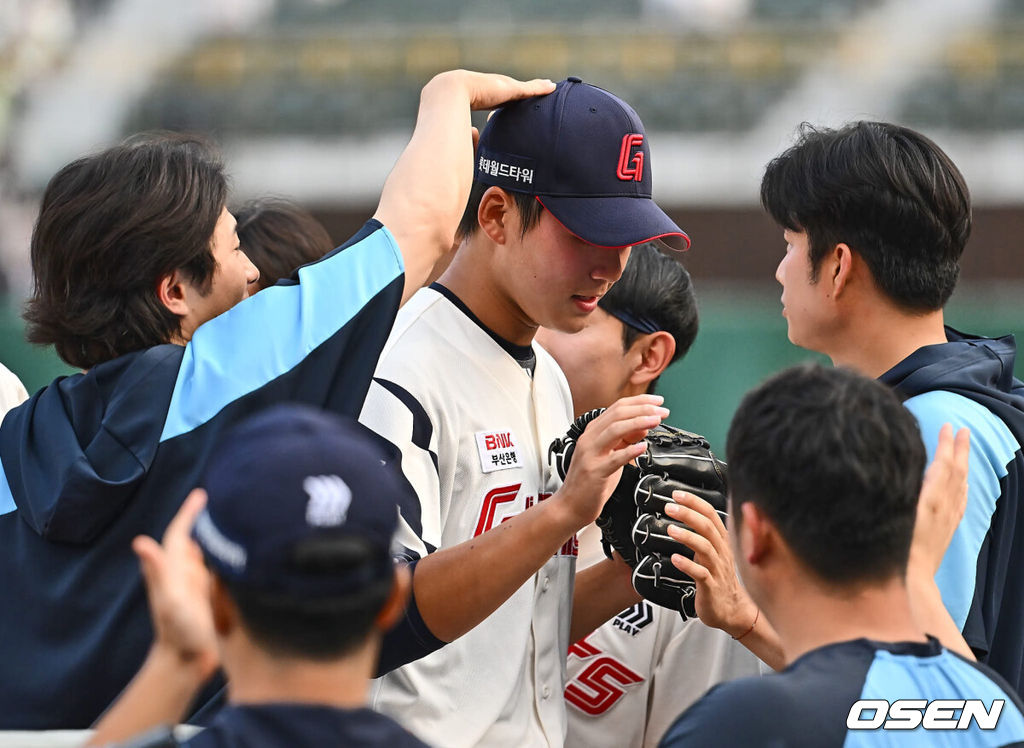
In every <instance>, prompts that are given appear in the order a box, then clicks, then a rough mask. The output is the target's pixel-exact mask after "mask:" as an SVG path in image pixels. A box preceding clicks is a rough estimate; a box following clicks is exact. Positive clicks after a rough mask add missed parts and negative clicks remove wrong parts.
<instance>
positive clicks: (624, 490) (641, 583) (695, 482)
mask: <svg viewBox="0 0 1024 748" xmlns="http://www.w3.org/2000/svg"><path fill="white" fill-rule="evenodd" d="M601 412H602V411H601V410H592V411H590V412H589V413H585V414H583V415H582V416H580V417H579V418H577V419H576V420H575V421H573V423H572V425H571V426H570V427H569V430H568V433H567V434H566V436H565V437H563V438H561V439H556V440H555V441H554V442H553V443H552V444H551V446H550V448H549V449H548V457H549V460H550V461H551V462H552V464H553V466H554V468H555V470H556V471H557V472H558V474H559V475H560V476H561V477H562V478H563V479H564V478H565V476H566V474H567V473H568V471H569V464H570V462H571V461H572V454H573V451H574V449H575V447H576V441H577V440H578V439H579V437H580V436H581V435H582V434H583V431H584V430H585V429H586V427H587V424H588V423H590V422H591V421H592V420H594V419H595V418H596V417H597V416H598V415H600V414H601ZM645 441H646V442H647V450H646V451H645V452H644V453H643V454H641V455H640V456H639V457H638V458H637V459H636V465H626V466H625V467H624V468H623V470H622V478H621V479H620V480H619V483H618V485H617V486H616V487H615V490H614V491H612V495H611V497H610V498H609V499H608V501H607V502H606V503H605V505H604V508H603V509H602V510H601V516H600V517H598V519H597V526H598V527H600V528H601V543H602V545H603V546H604V551H605V555H607V556H608V557H609V558H611V557H612V553H611V552H612V550H615V551H618V553H619V555H621V556H622V558H623V559H625V561H626V563H628V564H629V565H630V567H632V569H633V587H634V589H636V591H637V592H638V593H639V594H640V595H642V596H643V597H644V598H646V599H647V600H650V601H651V602H652V603H655V604H657V605H661V606H662V607H665V608H670V609H672V610H675V611H678V612H679V613H680V614H681V615H682V616H683V618H684V619H686V618H692V617H694V616H695V615H696V609H695V606H694V597H695V593H696V586H695V584H694V581H693V580H692V579H691V578H690V577H689V576H688V575H686V574H684V573H682V572H681V571H679V570H678V569H676V567H675V566H673V565H672V562H671V560H670V558H671V555H672V554H673V553H681V554H683V555H685V556H687V557H688V558H693V551H692V550H691V549H690V548H688V547H687V546H685V545H683V544H682V543H679V542H678V541H676V540H673V539H672V538H671V537H670V536H669V535H668V531H667V528H668V526H669V525H677V526H680V527H686V525H684V524H683V523H681V522H677V521H675V520H671V519H669V518H668V517H667V516H666V515H665V505H666V504H667V503H669V502H671V501H672V492H673V491H688V492H690V493H692V494H696V495H697V496H699V497H700V498H702V499H704V500H706V501H707V502H709V503H710V504H711V505H712V506H713V507H714V508H715V509H716V510H717V511H718V512H719V513H720V514H722V515H723V517H724V515H725V508H726V493H727V482H726V465H725V463H724V462H722V461H721V460H719V459H718V458H716V457H715V456H714V454H712V452H711V447H710V445H709V444H708V441H707V439H705V438H704V437H703V436H699V435H698V434H693V433H690V432H689V431H683V430H682V429H677V428H675V427H673V426H668V425H667V424H662V425H661V426H658V427H656V428H653V429H651V430H650V432H649V433H648V435H647V438H646V439H645Z"/></svg>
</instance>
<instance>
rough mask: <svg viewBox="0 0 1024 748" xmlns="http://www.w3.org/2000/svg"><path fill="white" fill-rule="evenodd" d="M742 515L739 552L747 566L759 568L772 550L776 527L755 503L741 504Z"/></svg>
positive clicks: (738, 541) (745, 502)
mask: <svg viewBox="0 0 1024 748" xmlns="http://www.w3.org/2000/svg"><path fill="white" fill-rule="evenodd" d="M740 514H741V516H742V520H741V521H740V523H739V537H738V538H737V544H738V545H739V549H738V550H739V552H740V553H741V554H743V558H744V559H745V560H746V562H747V564H749V565H750V566H758V565H759V564H760V563H761V562H762V561H763V560H764V558H765V556H766V554H767V553H768V552H769V551H770V549H771V546H772V539H773V533H774V527H773V526H772V524H771V521H770V520H769V519H768V517H767V516H765V514H764V512H762V511H761V509H760V508H759V507H758V506H757V504H755V503H754V502H753V501H744V502H743V503H742V504H740Z"/></svg>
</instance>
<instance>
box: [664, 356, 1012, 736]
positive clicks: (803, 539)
mask: <svg viewBox="0 0 1024 748" xmlns="http://www.w3.org/2000/svg"><path fill="white" fill-rule="evenodd" d="M966 436H967V433H966V432H963V433H961V434H958V436H957V440H956V443H955V445H954V442H953V439H952V429H951V428H950V427H949V426H948V425H947V426H945V427H944V428H943V434H942V437H941V438H940V440H939V447H938V450H937V453H936V461H935V462H934V463H933V465H932V467H931V468H929V470H928V473H927V475H926V478H925V480H924V487H923V488H922V479H921V475H922V471H923V470H924V465H925V449H924V445H923V443H922V441H921V436H920V432H919V430H918V426H917V423H916V421H915V419H914V417H913V416H912V415H911V414H910V413H909V412H908V411H907V410H906V409H904V408H903V407H902V406H901V404H900V401H899V399H898V398H897V397H896V396H895V394H894V393H893V392H892V391H891V390H889V389H888V388H886V387H884V386H882V385H881V384H880V383H878V382H875V381H872V380H871V379H868V378H866V377H863V376H861V375H859V374H857V373H855V372H853V371H850V370H848V369H842V368H839V369H826V368H823V367H820V366H812V365H804V366H800V367H794V368H793V369H789V370H787V371H785V372H783V373H781V374H779V375H777V376H775V377H773V378H771V379H770V380H768V381H767V382H765V383H764V384H762V385H761V386H760V387H758V388H756V389H755V390H753V391H752V392H750V393H749V394H748V395H747V396H746V397H745V398H744V400H743V402H742V403H741V404H740V407H739V408H738V410H737V411H736V415H735V416H734V418H733V421H732V425H731V427H730V429H729V436H728V443H727V454H728V460H729V483H730V501H729V503H730V507H729V510H730V511H729V517H730V523H729V530H728V538H727V537H726V530H725V528H724V527H722V523H721V520H720V519H719V518H718V515H717V514H716V513H715V512H714V511H713V509H711V507H710V505H708V504H706V502H700V500H698V499H697V498H696V497H694V496H688V497H687V496H682V495H680V496H681V498H682V499H683V500H684V502H685V504H686V506H685V507H679V509H680V510H681V511H679V512H676V517H677V518H678V519H681V520H683V521H684V522H686V523H687V524H688V525H690V526H691V527H693V528H694V529H695V530H696V531H697V532H696V533H693V532H687V533H673V534H675V535H676V536H677V537H679V539H682V540H684V541H686V542H688V543H690V544H692V546H693V548H694V550H695V551H696V552H697V555H696V561H697V562H698V563H699V562H703V563H704V564H705V565H706V567H705V571H701V568H699V567H698V563H687V564H680V568H681V569H684V570H687V571H688V572H692V573H693V574H694V578H695V579H697V581H698V585H699V586H698V601H697V606H698V612H700V613H701V615H702V616H703V615H704V613H705V611H706V606H709V605H712V604H714V603H715V601H714V599H713V598H714V595H712V596H710V597H706V596H705V593H706V592H707V591H708V590H707V589H702V588H701V586H700V585H702V584H703V583H704V582H705V580H706V578H707V574H708V572H707V569H714V568H715V565H714V564H713V563H711V562H710V561H709V560H708V559H710V558H712V557H714V556H717V555H719V554H721V557H722V558H726V557H731V553H729V552H728V551H727V550H726V547H728V546H730V545H731V547H732V549H733V550H734V551H735V557H736V563H737V567H738V569H739V572H740V576H741V577H742V579H743V583H744V586H745V587H746V590H747V591H748V592H749V594H750V596H751V597H752V598H753V600H754V601H755V602H756V603H757V605H758V606H760V611H761V614H762V615H763V618H764V619H765V620H764V622H763V623H762V622H759V618H757V617H755V618H754V624H753V627H757V628H761V627H762V626H764V624H765V623H770V625H771V626H772V627H774V630H775V631H777V633H778V636H779V638H780V640H781V643H782V647H783V650H784V651H785V654H786V658H787V661H788V662H789V665H788V667H787V668H786V669H785V670H784V671H782V672H781V673H779V674H777V675H768V676H765V677H762V678H752V679H750V678H747V679H741V680H738V681H732V682H730V683H725V684H722V685H720V686H716V687H715V688H714V689H712V690H711V691H710V692H709V693H708V694H707V695H706V696H705V697H704V698H703V699H701V700H700V701H699V702H697V703H696V704H695V705H694V706H692V707H691V708H690V709H689V710H687V711H686V712H685V713H684V714H683V715H682V716H681V717H680V719H679V720H678V721H677V722H676V723H675V725H673V726H672V727H671V728H670V729H669V731H668V732H667V734H666V736H665V738H664V740H663V741H662V745H664V746H667V747H671V748H675V747H676V746H723V745H728V746H734V745H735V746H748V745H751V746H754V745H773V746H775V745H799V746H808V747H817V746H821V747H822V748H826V747H832V746H835V747H836V748H839V746H851V745H865V746H867V745H906V744H915V745H950V746H952V745H962V746H997V745H998V746H1005V745H1011V744H1012V745H1020V744H1021V741H1024V715H1022V709H1024V706H1022V704H1021V702H1020V700H1019V698H1018V697H1017V695H1016V694H1015V693H1014V690H1013V689H1012V688H1011V687H1010V686H1009V685H1008V684H1007V683H1006V682H1005V681H1004V680H1003V679H1002V678H1001V677H999V676H998V675H997V674H995V673H994V672H993V671H992V670H991V669H989V668H988V667H986V666H984V665H979V664H977V663H975V662H973V661H971V660H968V659H965V658H964V657H961V656H960V655H957V654H954V653H953V652H951V651H950V650H948V649H945V648H943V647H942V646H941V645H940V644H939V641H938V640H937V639H936V638H933V637H932V636H929V635H928V634H937V635H939V638H940V639H942V640H944V641H949V642H950V643H951V644H955V645H956V646H957V647H958V648H961V649H963V650H964V651H967V652H968V654H969V650H966V646H965V644H964V642H963V640H962V639H961V638H960V637H959V634H958V633H957V631H956V628H955V625H954V624H953V621H952V619H951V618H950V617H949V614H948V613H947V612H946V611H945V610H943V609H942V604H941V599H940V598H939V595H938V590H937V588H935V585H934V582H931V580H930V577H931V576H933V575H934V571H935V568H936V567H937V566H938V563H939V560H940V559H941V557H942V552H943V550H944V549H945V545H946V544H947V543H948V542H949V538H950V536H951V535H952V534H953V530H954V528H955V525H956V522H957V520H958V519H959V517H960V516H962V513H963V510H964V506H965V504H966V494H967V486H966V484H965V478H966V474H967V467H966V462H967V460H966V452H967V450H968V448H969V441H968V439H966V438H965V437H966ZM958 485H959V490H955V491H954V490H948V488H946V486H948V487H949V488H955V487H957V486H958ZM919 494H920V506H918V503H919V500H918V495H919ZM677 500H678V499H677ZM680 558H682V557H676V559H680ZM720 579H721V580H723V581H725V582H729V584H726V585H725V587H724V588H723V589H727V588H728V587H729V586H730V585H731V586H733V587H734V586H735V575H734V574H733V572H732V568H731V565H728V569H727V570H726V573H724V574H721V575H720ZM915 580H923V581H924V582H925V583H928V582H931V586H932V587H933V588H934V591H933V593H932V594H931V595H930V596H928V598H927V599H926V598H925V597H922V596H921V595H920V594H918V593H917V592H916V591H915V592H912V594H908V589H909V590H914V589H915V588H920V587H922V586H923V585H921V584H919V582H918V581H915ZM702 598H703V599H702ZM929 600H930V603H929ZM923 603H925V604H927V605H925V604H923ZM936 608H937V610H938V612H939V616H937V617H932V611H935V610H936ZM941 619H945V620H944V623H945V627H944V628H941V629H939V628H934V627H933V624H941V623H942V620H941ZM949 629H952V638H949V637H946V632H948V630H949ZM943 637H946V638H945V639H943Z"/></svg>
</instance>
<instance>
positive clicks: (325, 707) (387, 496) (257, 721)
mask: <svg viewBox="0 0 1024 748" xmlns="http://www.w3.org/2000/svg"><path fill="white" fill-rule="evenodd" d="M384 463H385V456H384V454H383V453H382V452H381V451H380V450H379V448H378V447H377V446H376V445H375V443H374V442H373V441H372V439H371V437H370V435H369V434H367V432H366V431H365V430H364V429H362V428H361V427H359V425H358V424H356V423H355V422H353V421H351V420H342V419H340V418H336V417H334V416H332V415H330V414H328V413H323V412H320V411H316V410H314V409H312V408H307V407H304V406H298V405H282V406H277V407H275V408H271V409H269V410H267V411H265V412H263V413H260V414H258V415H256V416H253V417H252V418H250V419H249V420H247V421H245V422H243V423H242V424H240V425H239V426H237V427H235V428H233V429H231V430H230V431H228V432H227V433H225V434H224V437H223V441H222V442H221V443H220V444H218V445H217V447H216V448H215V450H214V452H213V454H212V456H211V459H210V461H209V464H208V465H207V467H206V469H205V470H204V475H203V480H202V485H203V486H204V488H202V489H197V490H196V491H195V492H193V495H191V496H190V497H189V499H188V500H187V501H186V503H185V505H184V506H183V507H182V509H181V510H180V511H179V512H178V514H177V515H176V516H175V518H174V519H173V520H172V521H171V524H170V525H169V527H168V529H167V532H166V533H165V535H164V540H163V544H162V545H158V544H157V543H156V541H154V540H152V539H151V538H148V537H139V538H136V539H135V541H134V544H133V545H134V548H135V551H136V553H137V554H138V556H139V558H140V560H141V561H142V568H143V572H144V576H145V580H146V587H147V591H148V594H149V599H150V606H151V615H152V617H153V622H154V628H155V630H156V639H155V642H154V644H153V646H152V648H151V649H150V653H149V656H148V657H147V659H146V663H145V665H144V666H143V668H142V670H141V671H140V673H139V674H138V675H137V676H136V678H135V680H134V681H133V682H132V685H131V686H130V687H129V689H128V690H127V691H126V692H125V694H124V695H123V696H122V697H121V698H120V699H119V700H118V702H117V703H116V704H115V706H114V707H113V708H112V709H111V710H110V711H109V712H108V713H107V714H106V715H105V716H104V718H103V719H102V720H101V721H100V723H99V724H98V725H97V729H96V733H95V734H94V735H93V737H92V740H91V743H90V744H92V745H104V744H107V743H108V742H110V741H112V740H122V739H125V738H127V737H130V736H131V735H132V734H134V733H138V732H141V731H143V730H147V729H150V728H153V727H155V726H156V725H158V724H161V723H163V724H165V725H174V724H175V723H177V722H178V721H180V720H181V719H182V718H183V717H184V715H185V713H186V711H187V708H188V704H189V701H190V700H191V698H192V697H193V696H194V695H195V693H196V692H197V691H198V690H199V687H200V686H201V685H202V683H203V680H204V677H206V676H208V675H209V674H210V672H211V671H212V669H213V668H214V667H215V666H216V664H217V662H218V661H220V660H223V666H224V669H225V671H226V672H227V674H228V676H229V678H230V683H231V685H230V696H229V704H228V706H226V707H225V708H224V709H223V710H222V711H221V712H219V713H218V714H217V716H216V718H215V719H214V721H213V723H212V724H211V725H210V726H209V727H208V728H207V729H206V730H204V731H203V732H201V733H199V734H198V735H196V736H194V737H192V738H191V739H189V740H186V741H184V743H182V745H185V746H191V747H193V748H200V747H201V746H234V745H252V746H255V745H259V746H282V748H284V747H285V746H287V748H292V747H293V746H323V745H360V746H409V747H410V748H422V747H423V743H422V742H420V741H419V740H417V739H415V738H414V737H413V736H411V735H410V734H409V733H407V732H406V731H405V730H403V729H402V728H401V727H400V726H399V725H398V724H396V723H395V722H393V721H392V720H390V719H388V718H387V717H384V716H383V715H380V714H377V713H376V712H372V711H370V710H369V709H367V708H366V692H367V688H368V683H369V677H370V676H371V675H372V674H373V672H374V669H375V665H376V659H377V655H378V652H379V649H380V646H381V639H382V635H383V632H384V631H385V630H387V629H388V628H389V627H390V626H392V625H393V624H394V623H395V621H396V620H397V619H398V618H399V617H400V616H401V614H402V609H403V608H404V606H405V603H406V600H407V599H408V594H409V584H410V582H409V572H408V569H406V568H405V567H404V566H396V565H395V564H394V563H393V562H392V560H391V539H392V536H393V534H394V531H395V526H396V524H397V517H398V513H397V509H396V507H397V503H398V501H399V499H400V497H401V495H402V493H403V492H404V491H406V490H408V489H407V486H405V485H404V483H403V482H402V481H401V479H400V478H399V476H398V475H397V474H396V473H395V471H394V468H393V467H389V466H387V465H385V464H384ZM204 502H205V506H204ZM190 532H191V534H192V535H193V536H194V538H195V542H193V540H192V539H191V538H190V537H189V534H190ZM204 561H205V564H206V566H207V567H208V568H209V572H207V570H206V569H205V568H204V565H203V562H204ZM132 745H133V746H135V748H141V746H152V747H153V748H157V747H158V746H174V745H179V743H178V742H177V741H175V740H174V738H173V736H172V735H171V733H170V729H169V728H164V729H163V730H157V731H156V733H150V735H149V736H148V737H143V738H140V739H137V740H135V741H133V742H132Z"/></svg>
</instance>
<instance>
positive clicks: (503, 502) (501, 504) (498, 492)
mask: <svg viewBox="0 0 1024 748" xmlns="http://www.w3.org/2000/svg"><path fill="white" fill-rule="evenodd" d="M521 486H522V484H521V483H516V484H514V485H511V486H499V487H498V488H493V489H491V490H490V491H488V492H487V495H486V496H484V500H483V503H482V504H481V505H480V517H479V518H478V519H477V521H476V530H475V531H474V532H473V537H474V538H475V537H476V536H477V535H481V534H483V533H485V532H487V531H488V530H490V529H491V528H492V527H494V526H495V525H500V524H501V523H502V522H504V521H505V520H507V519H511V518H512V517H514V516H516V515H517V514H519V511H518V510H517V509H515V508H514V507H512V506H507V505H510V504H512V503H513V502H515V500H516V497H517V496H518V494H519V489H520V487H521ZM549 498H551V494H550V493H542V494H540V495H539V496H537V497H536V498H534V497H533V496H526V497H525V499H524V502H525V504H526V507H525V508H526V509H529V508H530V507H531V506H533V505H534V504H539V503H540V502H542V501H544V500H546V499H549ZM499 511H502V513H503V514H504V516H503V517H502V518H501V519H500V520H498V519H497V516H498V512H499ZM555 555H556V556H574V557H575V556H579V555H580V544H579V541H578V540H577V539H576V536H575V535H573V536H572V537H571V538H569V539H568V540H566V541H565V543H564V544H563V545H562V547H561V548H559V549H558V552H557V553H555Z"/></svg>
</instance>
